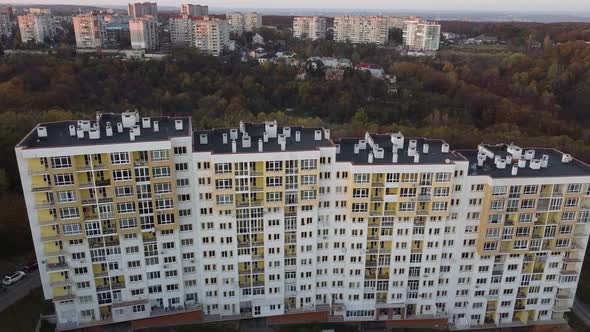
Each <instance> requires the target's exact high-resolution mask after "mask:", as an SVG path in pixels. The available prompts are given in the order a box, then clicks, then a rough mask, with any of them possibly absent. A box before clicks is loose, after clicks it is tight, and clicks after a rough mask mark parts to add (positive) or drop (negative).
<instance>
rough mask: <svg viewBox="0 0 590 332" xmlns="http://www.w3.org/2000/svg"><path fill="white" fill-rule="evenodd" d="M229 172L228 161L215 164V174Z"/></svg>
mask: <svg viewBox="0 0 590 332" xmlns="http://www.w3.org/2000/svg"><path fill="white" fill-rule="evenodd" d="M228 173H231V164H230V163H219V164H215V174H228Z"/></svg>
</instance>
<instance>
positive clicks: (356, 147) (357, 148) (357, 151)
mask: <svg viewBox="0 0 590 332" xmlns="http://www.w3.org/2000/svg"><path fill="white" fill-rule="evenodd" d="M359 149H360V148H359V145H358V144H355V145H354V154H359Z"/></svg>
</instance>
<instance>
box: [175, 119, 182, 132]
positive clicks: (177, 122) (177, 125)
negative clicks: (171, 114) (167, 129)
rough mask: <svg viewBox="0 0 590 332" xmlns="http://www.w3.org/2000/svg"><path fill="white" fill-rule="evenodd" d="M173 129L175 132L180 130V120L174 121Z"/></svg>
mask: <svg viewBox="0 0 590 332" xmlns="http://www.w3.org/2000/svg"><path fill="white" fill-rule="evenodd" d="M174 128H175V129H176V130H182V120H174Z"/></svg>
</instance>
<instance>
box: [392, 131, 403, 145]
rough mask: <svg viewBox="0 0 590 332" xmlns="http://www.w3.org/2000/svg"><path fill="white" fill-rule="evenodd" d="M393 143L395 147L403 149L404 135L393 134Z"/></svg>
mask: <svg viewBox="0 0 590 332" xmlns="http://www.w3.org/2000/svg"><path fill="white" fill-rule="evenodd" d="M391 143H392V144H393V145H397V146H398V148H400V147H401V148H403V146H404V135H402V134H401V133H397V134H391Z"/></svg>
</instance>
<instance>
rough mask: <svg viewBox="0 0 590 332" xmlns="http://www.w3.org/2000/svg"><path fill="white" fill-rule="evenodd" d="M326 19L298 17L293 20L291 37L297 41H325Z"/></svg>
mask: <svg viewBox="0 0 590 332" xmlns="http://www.w3.org/2000/svg"><path fill="white" fill-rule="evenodd" d="M327 29H328V23H327V19H326V18H325V17H318V16H299V17H295V18H293V37H295V38H299V39H308V38H309V39H311V40H316V39H326V31H327Z"/></svg>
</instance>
